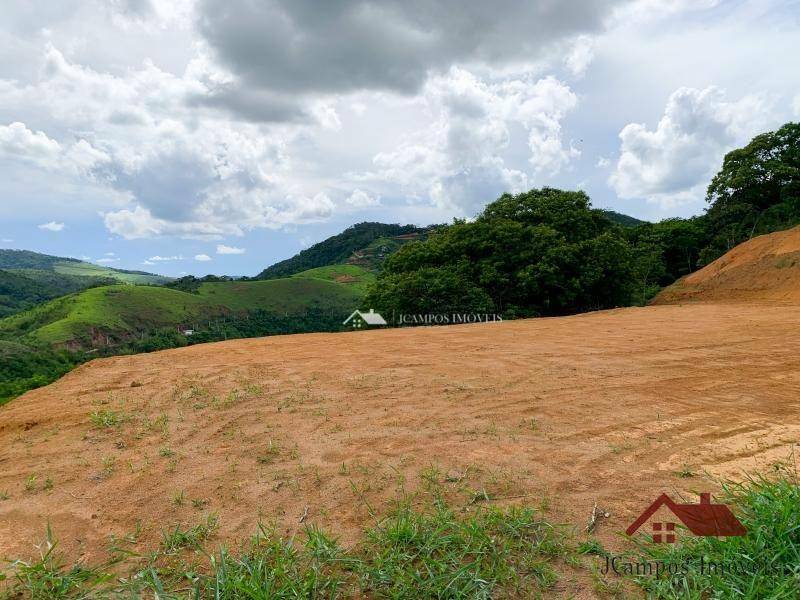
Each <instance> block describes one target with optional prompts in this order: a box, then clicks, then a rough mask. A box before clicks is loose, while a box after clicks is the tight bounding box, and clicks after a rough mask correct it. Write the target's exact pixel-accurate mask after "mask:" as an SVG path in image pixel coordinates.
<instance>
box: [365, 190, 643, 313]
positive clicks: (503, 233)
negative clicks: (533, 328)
mask: <svg viewBox="0 0 800 600" xmlns="http://www.w3.org/2000/svg"><path fill="white" fill-rule="evenodd" d="M633 274H634V263H633V253H632V251H631V248H630V245H629V244H628V242H627V240H626V239H625V237H624V235H623V233H622V228H621V227H620V226H619V225H616V224H614V223H612V222H611V221H610V220H609V219H608V218H607V217H606V216H605V215H603V213H602V211H599V210H594V209H592V208H591V204H590V202H589V198H588V196H587V195H586V194H585V193H583V192H579V191H578V192H575V191H563V190H557V189H553V188H542V189H539V190H531V191H529V192H526V193H523V194H518V195H515V196H513V195H510V194H504V195H502V196H501V197H500V198H498V199H497V200H496V201H495V202H492V203H491V204H489V205H488V206H487V207H486V209H485V210H484V211H483V213H481V214H480V215H479V216H478V217H477V218H476V219H475V221H473V222H470V223H468V222H465V221H455V222H454V223H453V224H452V225H450V226H447V227H443V228H441V229H440V230H439V231H437V232H436V233H434V234H432V235H431V236H430V238H429V239H428V240H426V241H422V242H412V243H410V244H407V245H406V246H404V247H403V248H401V249H400V250H399V251H398V252H397V253H396V254H394V255H393V256H391V257H390V258H389V259H388V260H387V262H386V264H385V266H384V270H383V272H382V273H381V274H380V275H379V276H378V279H377V281H376V282H375V284H374V285H373V286H372V288H371V289H370V292H369V294H368V296H367V299H366V300H365V305H366V306H369V307H374V308H376V309H378V310H380V311H382V312H386V313H388V314H392V313H393V312H394V313H397V312H400V313H405V314H419V313H426V314H427V313H438V312H481V313H484V312H498V313H502V314H504V315H506V316H535V315H554V314H568V313H574V312H580V311H583V310H592V309H598V308H607V307H611V306H619V305H623V304H627V303H629V302H630V300H631V296H632V293H633Z"/></svg>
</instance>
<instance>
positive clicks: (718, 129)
mask: <svg viewBox="0 0 800 600" xmlns="http://www.w3.org/2000/svg"><path fill="white" fill-rule="evenodd" d="M768 107H769V102H768V101H767V100H766V99H765V98H763V97H761V96H757V95H750V96H745V97H744V98H741V99H740V100H737V101H728V100H726V99H725V93H724V92H723V91H722V90H720V89H718V88H715V87H709V88H706V89H703V90H698V89H693V88H680V89H678V90H676V91H675V92H673V93H672V95H671V96H670V97H669V100H668V101H667V105H666V108H665V110H664V116H663V117H662V118H661V120H660V121H659V122H658V125H657V126H656V128H655V129H654V130H648V129H647V127H646V126H645V125H643V124H640V123H630V124H628V125H626V126H625V127H624V128H623V129H622V131H621V132H620V134H619V137H620V140H621V154H620V157H619V160H618V161H617V164H616V167H615V169H614V172H613V173H612V174H611V176H610V177H609V184H610V185H611V186H612V187H613V188H614V190H615V191H616V192H617V194H618V195H619V196H620V197H622V198H645V199H648V200H651V201H655V202H659V203H661V204H662V205H664V206H670V205H675V204H680V203H682V202H687V201H690V200H696V199H697V198H699V197H700V196H702V193H703V188H704V187H705V186H706V185H708V182H709V181H710V178H711V177H712V176H713V174H714V172H715V171H716V170H717V169H718V168H719V167H720V165H721V164H722V159H723V156H724V155H725V153H726V152H727V151H729V150H730V149H732V148H733V147H735V146H736V145H738V144H742V143H745V142H746V141H748V140H749V139H750V137H751V136H752V135H753V134H754V133H756V132H758V131H760V130H762V128H763V127H765V122H764V121H765V118H767V116H768V115H769V114H770V111H769V110H768Z"/></svg>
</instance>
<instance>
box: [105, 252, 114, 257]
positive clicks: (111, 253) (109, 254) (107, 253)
mask: <svg viewBox="0 0 800 600" xmlns="http://www.w3.org/2000/svg"><path fill="white" fill-rule="evenodd" d="M105 255H106V256H116V253H114V252H106V254H105Z"/></svg>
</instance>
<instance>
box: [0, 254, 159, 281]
mask: <svg viewBox="0 0 800 600" xmlns="http://www.w3.org/2000/svg"><path fill="white" fill-rule="evenodd" d="M0 269H5V270H25V271H26V275H27V276H29V277H31V278H36V277H37V274H38V273H39V272H41V271H48V272H52V273H58V274H59V275H69V276H76V277H95V278H97V277H102V278H109V279H114V280H116V281H119V282H122V283H140V284H141V283H144V284H161V283H165V282H167V281H169V280H170V278H169V277H165V276H163V275H154V274H152V273H147V272H145V271H127V270H125V269H112V268H110V267H102V266H100V265H95V264H92V263H87V262H84V261H81V260H78V259H75V258H65V257H62V256H51V255H49V254H40V253H38V252H31V251H30V250H2V249H0Z"/></svg>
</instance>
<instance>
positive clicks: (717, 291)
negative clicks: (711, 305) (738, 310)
mask: <svg viewBox="0 0 800 600" xmlns="http://www.w3.org/2000/svg"><path fill="white" fill-rule="evenodd" d="M697 301H700V302H741V301H759V302H764V301H771V302H791V303H796V302H798V301H800V227H795V228H794V229H789V230H787V231H780V232H777V233H771V234H769V235H762V236H759V237H755V238H753V239H752V240H750V241H747V242H745V243H743V244H740V245H738V246H736V247H735V248H734V249H733V250H731V251H730V252H728V253H727V254H725V255H724V256H722V257H721V258H719V259H717V260H715V261H714V262H713V263H711V264H710V265H708V266H706V267H705V268H703V269H700V270H699V271H696V272H694V273H692V274H691V275H687V276H686V277H684V278H683V279H681V280H680V281H678V282H676V283H675V284H674V285H672V286H670V287H668V288H667V289H665V290H664V291H662V292H661V293H660V294H659V295H658V296H656V298H655V300H654V301H653V303H654V304H675V303H677V302H697Z"/></svg>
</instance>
